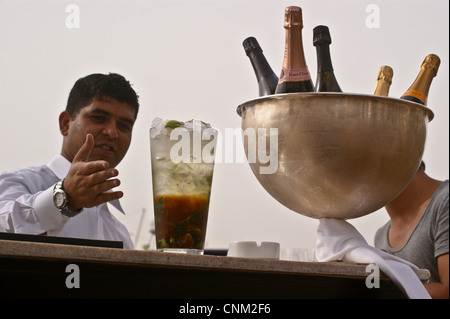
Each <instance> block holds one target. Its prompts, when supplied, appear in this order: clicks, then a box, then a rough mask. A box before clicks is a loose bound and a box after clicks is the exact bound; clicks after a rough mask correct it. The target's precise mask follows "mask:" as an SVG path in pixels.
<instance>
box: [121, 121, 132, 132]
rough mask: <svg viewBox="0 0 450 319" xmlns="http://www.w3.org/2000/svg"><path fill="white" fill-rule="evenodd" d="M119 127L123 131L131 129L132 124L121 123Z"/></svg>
mask: <svg viewBox="0 0 450 319" xmlns="http://www.w3.org/2000/svg"><path fill="white" fill-rule="evenodd" d="M118 127H119V128H120V129H121V130H123V131H131V125H129V124H128V123H119V124H118Z"/></svg>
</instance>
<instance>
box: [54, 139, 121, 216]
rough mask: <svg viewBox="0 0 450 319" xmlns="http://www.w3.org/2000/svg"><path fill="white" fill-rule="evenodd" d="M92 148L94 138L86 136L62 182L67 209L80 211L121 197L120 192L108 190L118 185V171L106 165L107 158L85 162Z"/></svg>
mask: <svg viewBox="0 0 450 319" xmlns="http://www.w3.org/2000/svg"><path fill="white" fill-rule="evenodd" d="M93 147H94V137H93V136H92V135H91V134H88V135H86V141H85V143H84V144H83V146H81V148H80V149H79V150H78V153H77V154H76V155H75V157H74V159H73V161H72V165H71V166H70V169H69V172H68V173H67V176H66V178H65V179H64V181H63V189H64V191H65V192H66V195H67V197H68V201H69V205H68V207H69V209H70V210H72V211H77V210H80V209H81V208H84V207H93V206H97V205H99V204H102V203H105V202H108V201H111V200H114V199H118V198H121V197H122V196H123V193H122V192H120V191H114V192H112V191H109V190H111V189H112V188H114V187H116V186H118V185H120V181H119V179H117V178H115V179H114V178H113V177H115V176H117V175H118V174H119V172H118V171H117V170H116V169H114V168H109V163H108V162H107V161H101V160H99V161H92V162H89V155H90V153H91V151H92V149H93Z"/></svg>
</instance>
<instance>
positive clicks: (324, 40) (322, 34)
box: [313, 25, 331, 46]
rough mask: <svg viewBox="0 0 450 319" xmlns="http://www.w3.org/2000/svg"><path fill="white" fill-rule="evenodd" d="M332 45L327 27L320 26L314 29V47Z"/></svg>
mask: <svg viewBox="0 0 450 319" xmlns="http://www.w3.org/2000/svg"><path fill="white" fill-rule="evenodd" d="M320 44H331V36H330V30H329V29H328V27H327V26H325V25H318V26H317V27H315V28H314V29H313V45H314V46H317V45H320Z"/></svg>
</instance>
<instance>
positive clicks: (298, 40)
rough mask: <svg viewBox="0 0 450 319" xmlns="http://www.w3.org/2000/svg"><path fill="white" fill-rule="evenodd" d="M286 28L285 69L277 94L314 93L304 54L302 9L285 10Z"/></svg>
mask: <svg viewBox="0 0 450 319" xmlns="http://www.w3.org/2000/svg"><path fill="white" fill-rule="evenodd" d="M284 28H285V29H286V31H285V32H286V41H285V48H284V60H283V68H282V70H281V75H280V79H279V81H278V85H277V88H276V90H275V93H276V94H280V93H294V92H312V91H314V85H313V83H312V80H311V75H310V73H309V70H308V67H307V65H306V61H305V54H304V52H303V40H302V28H303V19H302V9H301V8H300V7H294V6H291V7H287V8H286V9H285V11H284Z"/></svg>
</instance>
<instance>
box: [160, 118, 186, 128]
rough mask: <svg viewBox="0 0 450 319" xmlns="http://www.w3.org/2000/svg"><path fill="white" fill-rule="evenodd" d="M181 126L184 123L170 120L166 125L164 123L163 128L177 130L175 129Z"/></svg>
mask: <svg viewBox="0 0 450 319" xmlns="http://www.w3.org/2000/svg"><path fill="white" fill-rule="evenodd" d="M183 125H184V122H180V121H175V120H170V121H167V123H166V125H165V126H164V127H169V128H172V129H174V128H177V127H180V126H183Z"/></svg>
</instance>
